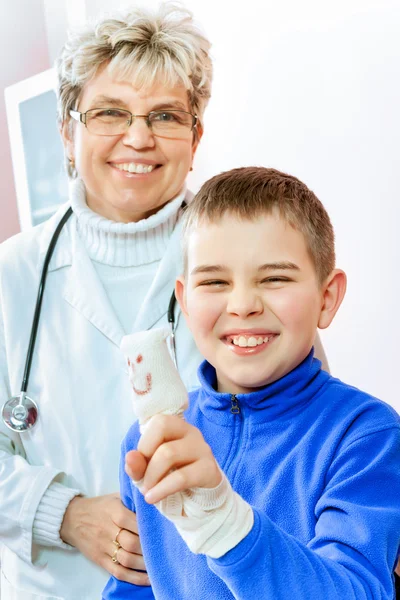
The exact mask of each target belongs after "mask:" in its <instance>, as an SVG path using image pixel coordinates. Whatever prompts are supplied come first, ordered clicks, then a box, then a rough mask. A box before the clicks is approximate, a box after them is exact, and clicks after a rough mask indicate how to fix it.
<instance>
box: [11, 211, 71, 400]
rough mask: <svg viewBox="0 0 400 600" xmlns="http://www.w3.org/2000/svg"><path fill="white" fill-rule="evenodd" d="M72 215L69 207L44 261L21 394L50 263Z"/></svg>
mask: <svg viewBox="0 0 400 600" xmlns="http://www.w3.org/2000/svg"><path fill="white" fill-rule="evenodd" d="M71 215H72V208H71V207H69V208H68V210H67V212H66V213H65V215H64V216H63V218H62V219H61V221H60V222H59V224H58V225H57V228H56V230H55V232H54V233H53V237H52V238H51V241H50V244H49V247H48V249H47V252H46V256H45V259H44V263H43V269H42V274H41V277H40V282H39V289H38V295H37V299H36V306H35V312H34V313H33V321H32V329H31V336H30V339H29V345H28V351H27V353H26V361H25V369H24V375H23V378H22V384H21V393H26V391H27V389H28V383H29V375H30V372H31V366H32V358H33V353H34V350H35V344H36V337H37V330H38V326H39V321H40V314H41V309H42V301H43V293H44V288H45V285H46V278H47V273H48V267H49V263H50V260H51V257H52V256H53V252H54V248H55V246H56V244H57V240H58V238H59V235H60V233H61V230H62V228H63V227H64V225H65V223H66V222H67V221H68V219H69V218H70V216H71Z"/></svg>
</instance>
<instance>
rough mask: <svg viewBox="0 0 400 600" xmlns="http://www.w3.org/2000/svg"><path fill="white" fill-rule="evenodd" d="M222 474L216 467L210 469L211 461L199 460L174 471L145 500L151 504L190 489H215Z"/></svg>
mask: <svg viewBox="0 0 400 600" xmlns="http://www.w3.org/2000/svg"><path fill="white" fill-rule="evenodd" d="M221 478H222V476H221V473H220V471H219V470H218V468H217V466H216V465H215V469H210V461H208V460H207V461H206V460H198V461H196V462H194V463H191V464H190V465H186V466H185V467H182V468H181V469H177V470H176V471H172V472H171V473H169V474H168V475H167V476H166V477H164V479H162V480H161V481H160V482H159V483H158V484H157V485H155V486H154V487H153V488H152V489H151V490H149V491H148V492H147V493H146V494H145V496H144V498H145V500H146V502H148V503H149V504H155V503H156V502H159V501H160V500H164V498H167V496H170V495H172V494H175V493H176V492H183V490H187V489H188V488H193V487H205V488H214V487H217V485H218V484H219V483H220V482H221Z"/></svg>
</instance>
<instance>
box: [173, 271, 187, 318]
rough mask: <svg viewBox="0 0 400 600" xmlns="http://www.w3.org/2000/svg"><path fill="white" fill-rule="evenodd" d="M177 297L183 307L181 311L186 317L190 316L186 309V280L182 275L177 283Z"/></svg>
mask: <svg viewBox="0 0 400 600" xmlns="http://www.w3.org/2000/svg"><path fill="white" fill-rule="evenodd" d="M175 296H176V299H177V301H178V303H179V306H180V307H181V311H182V312H183V314H184V315H185V317H187V316H188V312H187V309H186V298H185V296H186V294H185V278H184V276H183V275H180V276H179V277H178V278H177V280H176V282H175Z"/></svg>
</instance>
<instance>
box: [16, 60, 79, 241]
mask: <svg viewBox="0 0 400 600" xmlns="http://www.w3.org/2000/svg"><path fill="white" fill-rule="evenodd" d="M55 84H56V75H55V70H54V69H49V70H47V71H44V72H43V73H40V74H38V75H35V76H33V77H29V78H28V79H25V80H23V81H20V82H19V83H16V84H14V85H11V86H9V87H8V88H6V89H5V102H6V111H7V121H8V129H9V134H10V144H11V156H12V162H13V170H14V178H15V188H16V193H17V204H18V214H19V220H20V225H21V230H24V229H29V228H30V227H33V226H34V225H38V224H39V223H41V222H43V221H45V220H46V219H48V218H49V217H50V216H51V215H52V214H53V213H54V212H55V211H56V210H57V208H58V206H59V205H60V204H62V203H64V202H66V201H67V200H68V178H67V175H66V172H65V168H64V155H63V147H62V143H61V138H60V134H59V132H58V126H57V119H56V115H57V109H56V94H55V91H54V90H55Z"/></svg>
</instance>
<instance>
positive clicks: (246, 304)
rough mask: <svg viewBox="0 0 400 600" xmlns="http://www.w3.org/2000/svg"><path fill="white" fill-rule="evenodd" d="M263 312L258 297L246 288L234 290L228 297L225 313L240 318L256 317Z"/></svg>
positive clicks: (253, 291)
mask: <svg viewBox="0 0 400 600" xmlns="http://www.w3.org/2000/svg"><path fill="white" fill-rule="evenodd" d="M263 310H264V305H263V302H262V299H261V297H260V295H259V294H258V293H257V291H255V290H251V289H249V288H248V287H243V288H242V289H236V290H235V289H234V290H232V292H231V294H230V295H229V299H228V304H227V312H228V313H229V314H232V315H237V316H238V317H241V318H246V317H250V316H252V315H258V314H260V313H262V312H263Z"/></svg>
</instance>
